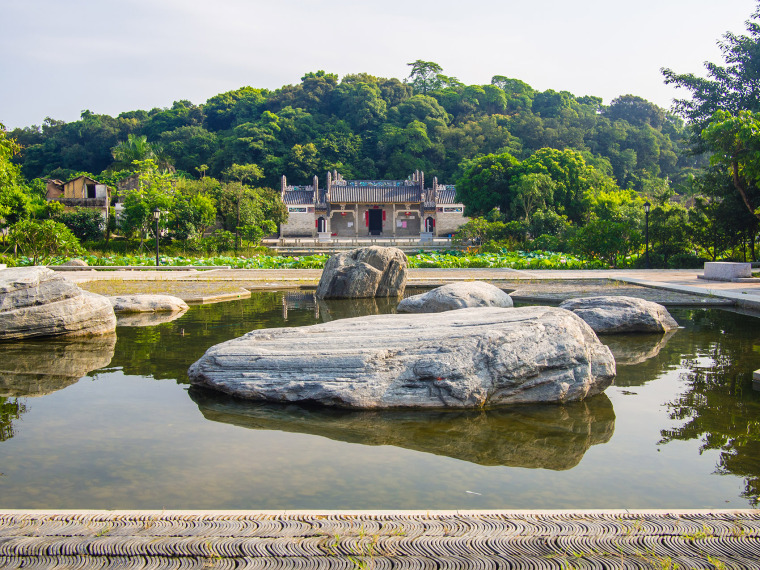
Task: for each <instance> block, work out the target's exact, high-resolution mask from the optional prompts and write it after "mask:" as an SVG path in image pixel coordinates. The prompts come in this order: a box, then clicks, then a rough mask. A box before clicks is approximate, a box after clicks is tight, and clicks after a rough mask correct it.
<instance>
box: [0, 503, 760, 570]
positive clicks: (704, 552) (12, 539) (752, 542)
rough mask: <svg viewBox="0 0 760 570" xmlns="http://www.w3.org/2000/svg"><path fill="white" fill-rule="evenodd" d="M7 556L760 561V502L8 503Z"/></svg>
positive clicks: (41, 559) (112, 563)
mask: <svg viewBox="0 0 760 570" xmlns="http://www.w3.org/2000/svg"><path fill="white" fill-rule="evenodd" d="M0 567H2V568H56V567H57V568H88V569H89V568H128V569H137V568H177V569H181V568H223V569H227V568H267V569H269V568H304V569H307V568H345V569H350V568H378V569H380V568H483V569H487V568H535V569H542V568H547V569H549V568H556V569H559V568H564V569H569V568H602V569H606V568H610V569H612V568H616V569H618V568H671V569H674V568H684V569H686V568H688V569H692V568H737V569H745V568H746V569H757V568H758V567H760V511H753V510H743V511H670V512H666V511H551V512H546V511H514V512H499V511H494V512H473V511H451V512H430V513H421V512H408V513H394V512H376V513H373V512H343V513H340V512H334V511H331V512H325V513H323V514H319V513H309V512H304V513H295V512H294V513H284V512H279V513H275V512H259V513H256V512H242V511H241V512H234V511H233V512H207V513H203V512H135V511H131V512H126V511H124V512H119V511H102V512H94V511H77V512H74V511H70V512H60V513H45V512H40V511H6V512H4V513H0Z"/></svg>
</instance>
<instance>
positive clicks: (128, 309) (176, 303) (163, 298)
mask: <svg viewBox="0 0 760 570" xmlns="http://www.w3.org/2000/svg"><path fill="white" fill-rule="evenodd" d="M107 299H108V300H109V301H110V303H111V305H112V306H113V310H114V313H116V314H120V313H156V312H168V313H178V312H180V311H182V312H184V311H187V309H188V307H187V303H185V302H184V301H183V300H182V299H180V298H179V297H174V296H173V295H113V296H111V297H107Z"/></svg>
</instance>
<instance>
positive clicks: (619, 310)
mask: <svg viewBox="0 0 760 570" xmlns="http://www.w3.org/2000/svg"><path fill="white" fill-rule="evenodd" d="M560 308H561V309H567V310H568V311H572V312H573V313H575V314H576V315H578V316H579V317H580V318H582V319H583V320H584V321H586V322H587V323H588V324H589V326H590V327H591V328H592V329H594V332H596V333H597V334H620V333H664V332H667V331H670V330H675V329H677V328H678V323H677V322H676V321H675V319H674V318H673V317H672V316H670V313H669V312H668V310H667V309H666V308H665V307H663V306H662V305H660V304H658V303H653V302H652V301H645V300H644V299H639V298H637V297H622V296H621V297H615V296H612V295H608V296H599V297H582V298H580V299H570V300H568V301H565V302H564V303H562V304H561V305H560Z"/></svg>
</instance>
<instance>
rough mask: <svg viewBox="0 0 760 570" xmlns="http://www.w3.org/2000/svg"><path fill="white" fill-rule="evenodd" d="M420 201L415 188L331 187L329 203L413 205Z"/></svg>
mask: <svg viewBox="0 0 760 570" xmlns="http://www.w3.org/2000/svg"><path fill="white" fill-rule="evenodd" d="M421 200H422V197H421V192H420V189H419V187H416V186H392V187H388V186H384V187H383V186H333V187H332V188H330V202H333V203H335V202H337V203H342V204H356V203H359V204H391V203H394V202H395V203H399V202H406V203H415V202H420V201H421Z"/></svg>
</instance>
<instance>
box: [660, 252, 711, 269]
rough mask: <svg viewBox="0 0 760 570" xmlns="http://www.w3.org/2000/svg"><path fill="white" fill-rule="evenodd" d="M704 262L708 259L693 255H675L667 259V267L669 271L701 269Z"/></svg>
mask: <svg viewBox="0 0 760 570" xmlns="http://www.w3.org/2000/svg"><path fill="white" fill-rule="evenodd" d="M705 261H709V259H705V258H704V257H700V256H699V255H694V254H693V253H677V254H675V255H673V256H671V258H670V259H668V267H669V268H670V269H702V268H703V267H704V266H705Z"/></svg>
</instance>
